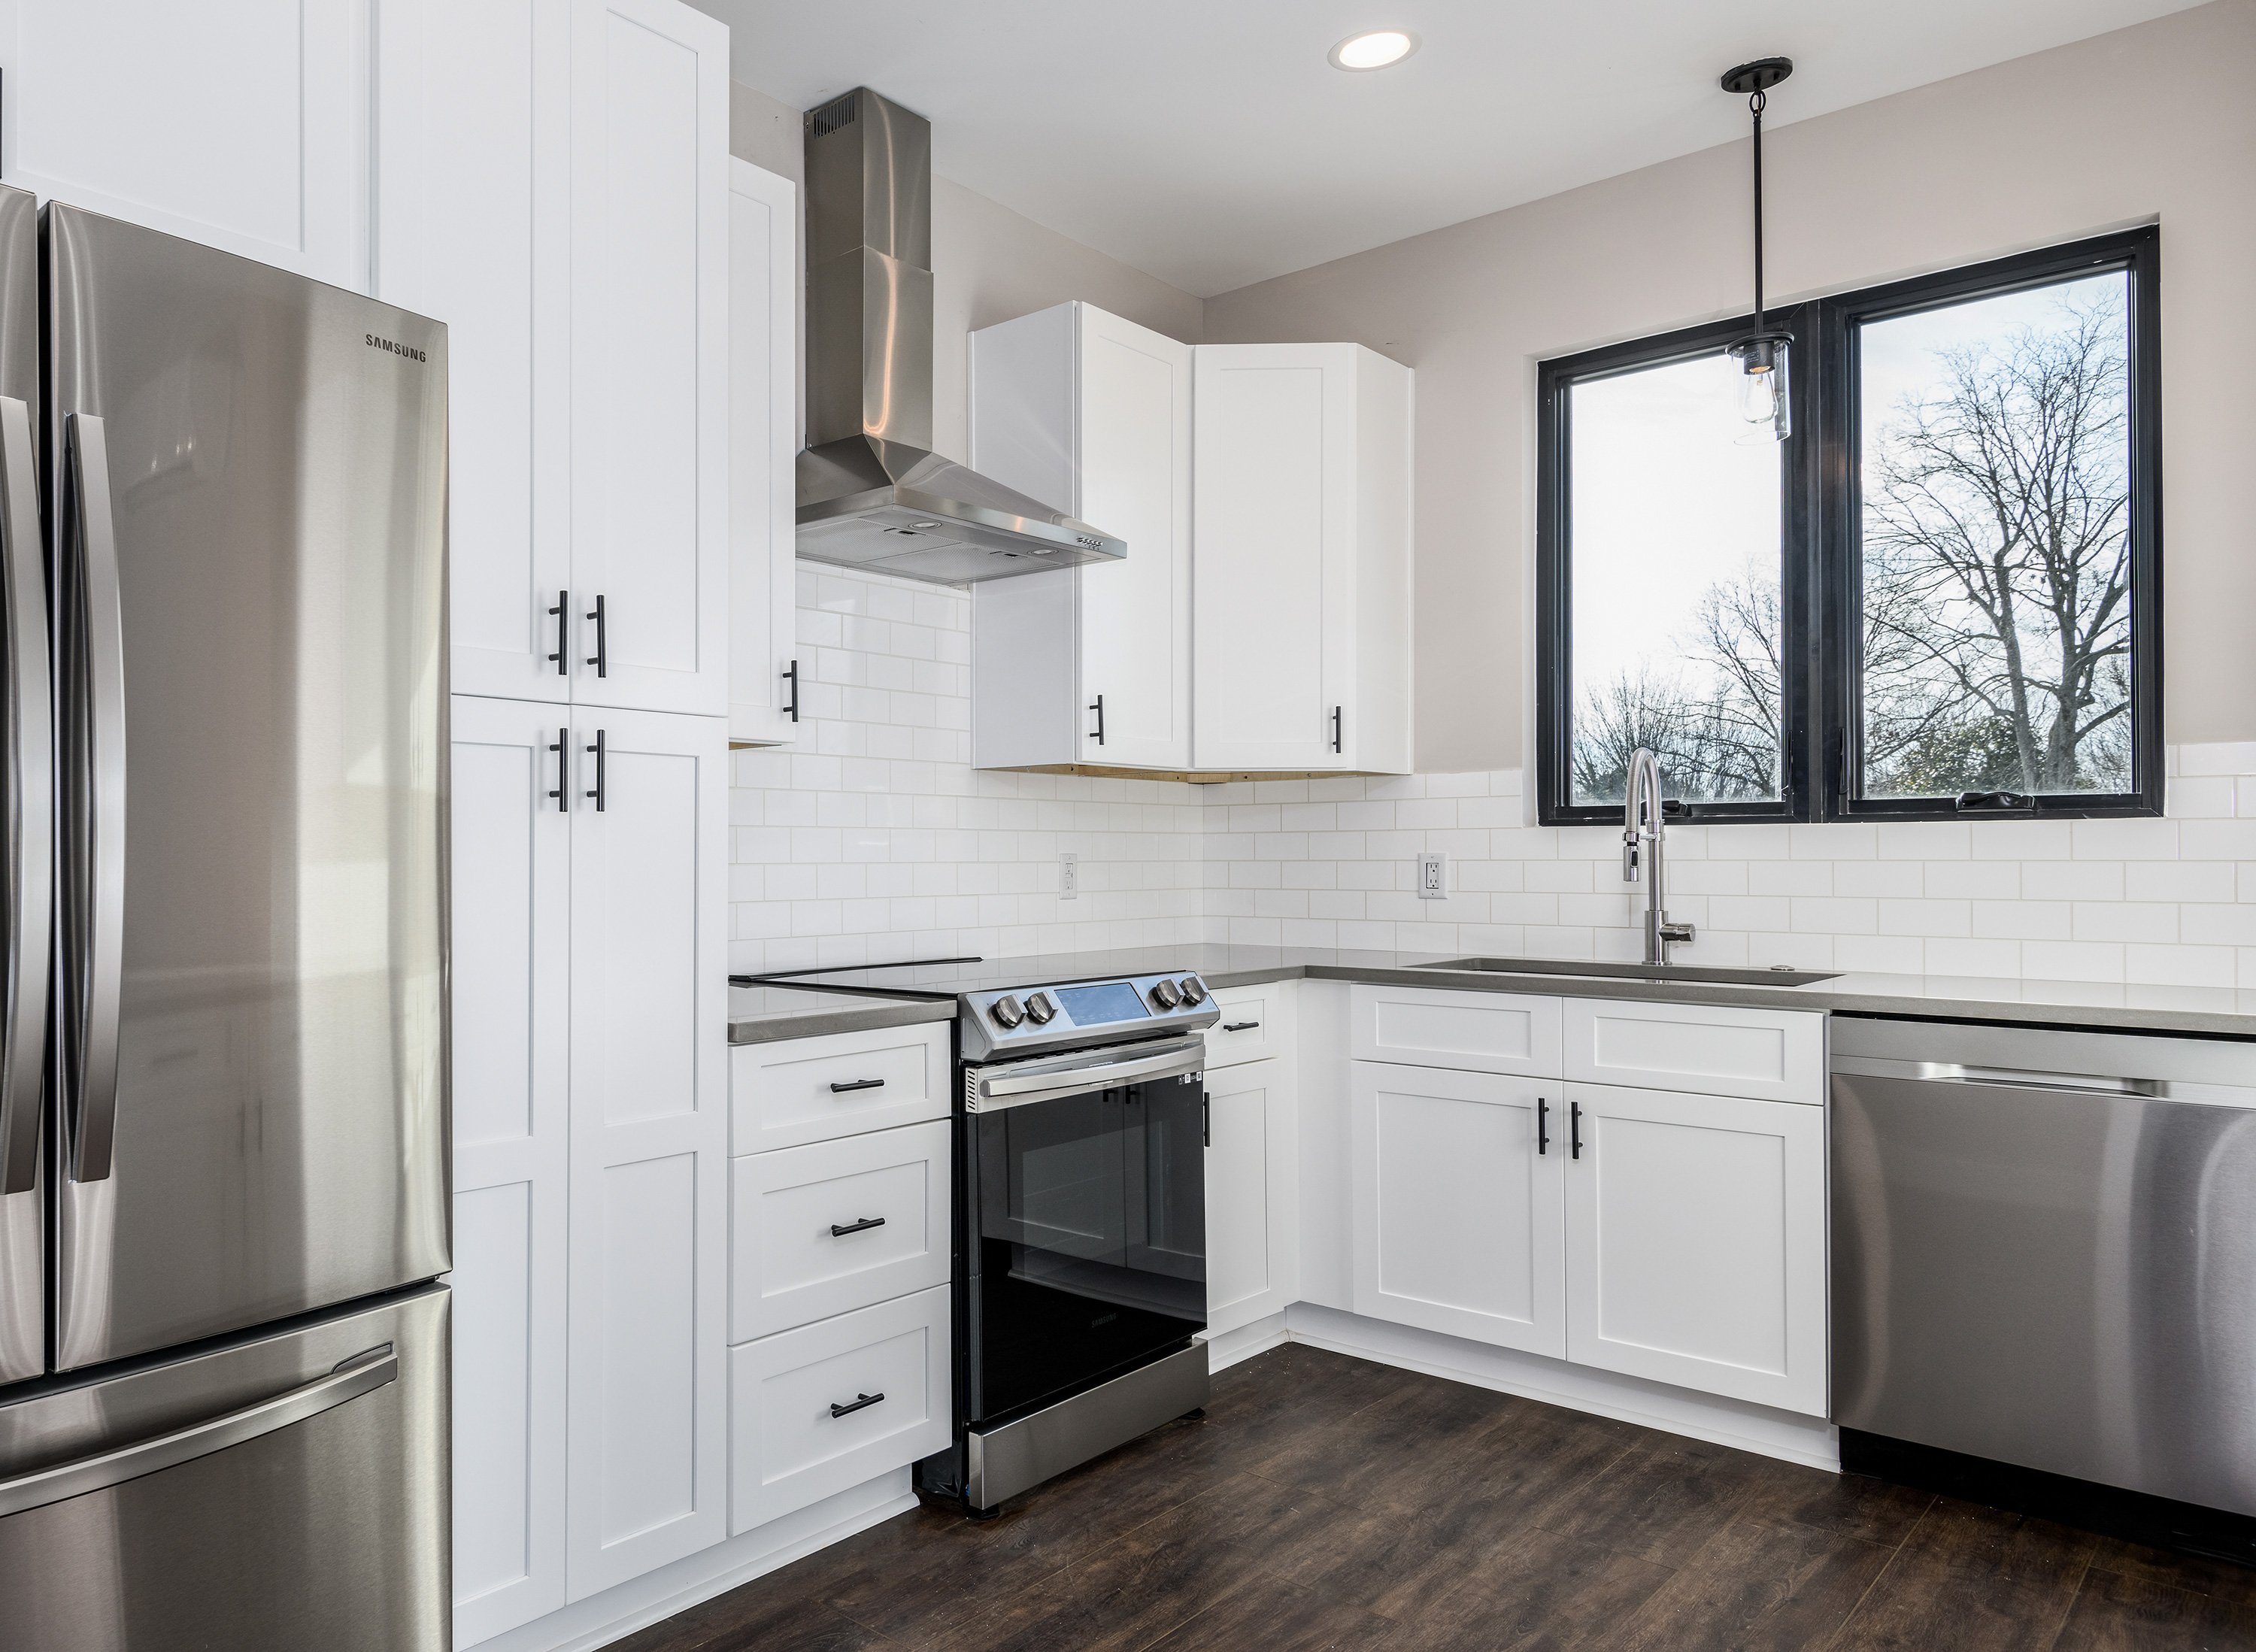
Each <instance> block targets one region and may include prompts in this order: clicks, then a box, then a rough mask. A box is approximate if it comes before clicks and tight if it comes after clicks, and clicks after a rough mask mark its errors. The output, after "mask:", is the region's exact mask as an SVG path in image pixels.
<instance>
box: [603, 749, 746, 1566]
mask: <svg viewBox="0 0 2256 1652" xmlns="http://www.w3.org/2000/svg"><path fill="white" fill-rule="evenodd" d="M572 743H573V745H574V748H575V749H574V752H573V754H572V756H573V782H572V789H573V793H574V795H573V796H572V798H571V800H570V801H571V803H572V934H571V945H570V957H571V970H572V985H571V1005H572V1021H571V1029H570V1048H571V1052H572V1105H571V1114H572V1170H571V1187H572V1217H571V1230H572V1231H571V1259H570V1281H571V1282H570V1297H571V1304H570V1322H571V1352H570V1358H569V1362H568V1381H569V1384H570V1407H569V1409H570V1420H569V1425H568V1442H567V1451H566V1459H567V1465H568V1466H567V1472H568V1474H569V1476H570V1481H571V1496H570V1514H569V1525H570V1542H569V1550H570V1564H569V1567H568V1578H569V1584H570V1589H569V1594H570V1597H571V1598H572V1599H580V1598H582V1596H585V1595H589V1594H592V1593H594V1592H596V1591H597V1590H600V1589H603V1588H607V1587H609V1586H610V1585H612V1584H615V1583H618V1582H621V1581H623V1580H624V1579H625V1578H631V1577H634V1576H636V1575H638V1574H639V1573H642V1572H645V1571H650V1570H651V1569H652V1567H653V1566H658V1565H661V1564H665V1563H666V1562H667V1561H670V1560H674V1559H677V1558H679V1557H681V1556H683V1555H687V1554H690V1553H692V1552H694V1550H699V1549H702V1548H704V1547H705V1546H706V1545H707V1544H709V1543H718V1542H719V1541H720V1540H721V1539H722V1538H723V1536H725V1535H726V1532H727V1472H728V1447H727V1438H726V1434H727V1417H726V1412H725V1405H724V1400H723V1392H724V1384H725V1380H726V1353H725V1350H726V1347H727V1314H728V1288H727V1267H726V1262H725V1260H724V1259H725V1257H726V1255H727V1246H728V1204H727V1201H728V1149H729V1083H728V1055H729V1032H728V1001H727V999H728V950H727V938H726V934H725V926H726V922H727V914H728V905H727V900H726V895H725V889H726V879H727V876H728V847H727V828H728V787H729V773H728V770H729V752H728V731H727V724H726V722H725V720H724V719H723V718H720V717H669V716H664V715H660V714H657V713H652V712H636V711H617V710H589V709H585V708H575V712H574V719H573V741H572Z"/></svg>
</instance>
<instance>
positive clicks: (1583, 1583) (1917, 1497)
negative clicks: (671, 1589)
mask: <svg viewBox="0 0 2256 1652" xmlns="http://www.w3.org/2000/svg"><path fill="white" fill-rule="evenodd" d="M618 1645H619V1646H620V1647H621V1648H624V1649H625V1652H737V1648H743V1649H744V1652H755V1649H757V1652H896V1649H899V1652H906V1648H934V1652H969V1649H971V1648H977V1649H978V1652H1142V1649H1143V1648H1152V1652H1195V1649H1203V1648H1216V1649H1221V1648H1233V1649H1234V1648H1263V1649H1264V1652H1268V1649H1270V1648H1273V1649H1274V1652H1315V1649H1316V1648H1343V1649H1348V1648H1352V1649H1355V1652H1362V1649H1364V1648H1373V1649H1377V1648H1384V1649H1385V1652H1537V1649H1538V1648H1541V1649H1542V1652H1555V1649H1560V1648H1625V1649H1634V1652H1711V1649H1712V1652H1726V1649H1730V1652H1738V1649H1741V1648H1745V1649H1747V1652H1754V1649H1757V1648H1759V1649H1761V1652H1776V1649H1779V1648H1828V1649H1829V1652H1880V1649H1882V1648H1888V1649H1890V1652H2046V1649H2047V1648H2050V1649H2051V1652H2180V1649H2181V1648H2182V1649H2183V1652H2196V1648H2200V1649H2203V1652H2240V1649H2242V1648H2256V1571H2247V1570H2244V1569H2242V1568H2238V1567H2234V1566H2230V1565H2226V1564H2205V1563H2203V1562H2199V1561H2191V1560H2185V1559H2181V1558H2177V1557H2171V1556H2167V1555H2162V1554H2157V1553H2154V1552H2153V1551H2151V1550H2142V1549H2136V1548H2133V1547H2131V1546H2129V1545H2127V1544H2124V1543H2115V1542H2112V1541H2111V1540H2108V1539H2105V1538H2101V1537H2097V1536H2091V1535H2090V1534H2088V1533H2084V1532H2079V1531H2073V1530H2070V1529H2069V1528H2065V1527H2061V1526H2054V1525H2049V1524H2048V1523H2046V1522H2044V1521H2035V1520H2029V1519H2026V1518H2023V1517H2020V1516H2019V1515H2013V1514H2001V1513H1999V1511H1997V1510H1995V1509H1990V1508H1983V1507H1976V1506H1974V1505H1972V1504H1968V1503H1960V1502H1955V1501H1953V1500H1950V1499H1949V1498H1936V1497H1931V1496H1928V1494H1926V1493H1919V1492H1911V1491H1906V1490H1903V1489H1901V1488H1899V1487H1893V1486H1883V1485H1881V1484H1879V1483H1878V1482H1875V1481H1872V1480H1863V1479H1844V1478H1840V1477H1837V1476H1835V1475H1831V1474H1826V1473H1822V1472H1819V1471H1817V1470H1815V1469H1805V1468H1797V1467H1794V1466H1793V1465H1787V1464H1783V1463H1778V1462H1774V1461H1773V1460H1771V1459H1770V1458H1761V1457H1754V1456H1750V1455H1749V1454H1747V1453H1746V1452H1744V1451H1731V1450H1730V1449H1728V1448H1726V1447H1724V1446H1717V1445H1708V1444H1703V1443H1701V1442H1699V1441H1696V1440H1688V1439H1684V1438H1681V1437H1678V1436H1675V1435H1669V1434H1661V1433H1659V1432H1656V1431H1654V1430H1650V1429H1641V1428H1637V1427H1634V1426H1632V1425H1631V1424H1628V1423H1615V1422H1611V1421H1608V1420H1607V1419H1605V1418H1603V1417H1592V1416H1585V1415H1581V1414H1580V1413H1577V1412H1572V1411H1562V1410H1560V1409H1558V1408H1555V1407H1551V1406H1545V1405H1539V1404H1536V1403H1535V1402H1533V1401H1527V1400H1520V1399H1515V1398H1512V1396H1510V1395H1506V1394H1491V1393H1489V1392H1487V1391H1486V1390H1484V1389H1480V1388H1471V1387H1463V1386H1462V1385H1460V1384H1456V1383H1451V1382H1444V1381H1441V1380H1437V1379H1435V1378H1430V1377H1424V1376H1420V1375H1417V1374H1416V1373H1411V1372H1403V1371H1395V1370H1392V1369H1390V1368H1389V1367H1387V1366H1378V1365H1371V1364H1368V1363H1365V1362H1364V1361H1362V1360H1357V1359H1347V1358H1344V1357H1343V1356H1340V1355H1336V1354H1329V1353H1324V1352H1319V1351H1317V1350H1315V1349H1311V1348H1308V1347H1303V1346H1300V1345H1288V1346H1286V1347H1282V1348H1278V1349H1274V1350H1273V1351H1271V1352H1268V1353H1265V1354H1263V1355H1261V1356H1259V1357H1258V1358H1257V1359H1251V1360H1248V1361H1246V1362H1244V1364H1242V1365H1238V1366H1233V1367H1231V1368H1230V1370H1228V1371H1226V1372H1224V1373H1222V1374H1221V1375H1220V1376H1218V1377H1217V1378H1216V1380H1215V1397H1214V1400H1213V1402H1212V1404H1211V1405H1209V1408H1208V1414H1207V1418H1206V1420H1205V1421H1204V1422H1202V1423H1173V1424H1170V1425H1169V1426H1168V1427H1167V1428H1165V1429H1162V1430H1159V1431H1158V1432H1157V1433H1155V1434H1152V1435H1149V1436H1146V1437H1145V1438H1143V1439H1141V1440H1139V1441H1137V1442H1135V1443H1134V1444H1131V1445H1128V1446H1125V1447H1124V1448H1122V1449H1121V1450H1120V1451H1116V1452H1113V1453H1112V1454H1111V1455H1110V1456H1109V1457H1105V1458H1101V1459H1099V1460H1098V1461H1096V1462H1095V1463H1092V1464H1089V1465H1086V1466H1085V1467H1083V1468H1081V1469H1079V1470H1077V1471H1075V1472H1073V1473H1071V1474H1068V1475H1066V1476H1064V1477H1063V1478H1061V1479H1057V1480H1054V1481H1052V1482H1051V1483H1050V1484H1049V1485H1047V1486H1043V1487H1040V1489H1038V1490H1037V1491H1035V1492H1033V1493H1031V1494H1029V1495H1028V1496H1026V1497H1024V1498H1020V1499H1018V1500H1014V1501H1012V1503H1010V1504H1008V1505H1006V1506H1005V1513H1004V1514H1003V1515H1002V1516H1001V1517H1000V1518H999V1519H997V1520H994V1521H986V1522H975V1521H969V1520H966V1519H964V1518H963V1517H962V1515H961V1514H956V1513H955V1512H953V1511H951V1510H949V1509H947V1508H944V1507H937V1506H929V1505H928V1506H927V1507H921V1508H919V1509H916V1510H914V1511H913V1512H911V1513H908V1514H900V1515H898V1516H896V1517H895V1518H893V1519H892V1520H889V1521H885V1523H884V1524H882V1525H879V1526H877V1527H873V1528H871V1529H870V1530H869V1531H866V1532H864V1533H862V1534H860V1535H859V1536H856V1537H852V1538H850V1539H848V1540H847V1541H846V1542H844V1543H838V1544H835V1545H834V1546H833V1547H831V1548H829V1549H827V1550H823V1551H821V1553H819V1554H815V1555H812V1556H809V1557H807V1558H806V1559H804V1560H802V1561H800V1562H799V1563H797V1564H794V1565H792V1566H789V1567H786V1568H785V1569H784V1570H782V1571H777V1572H773V1573H772V1574H770V1575H769V1576H767V1577H765V1578H760V1579H758V1581H756V1582H753V1583H750V1584H747V1585H744V1587H743V1588H741V1589H737V1590H736V1591H734V1592H731V1593H730V1594H726V1595H723V1596H721V1597H720V1598H719V1599H715V1600H712V1601H709V1602H708V1603H706V1604H705V1605H703V1606H698V1607H696V1608H694V1609H693V1610H691V1611H689V1612H687V1613H682V1614H681V1615H680V1616H679V1617H675V1618H672V1619H669V1620H667V1621H666V1622H664V1623H661V1624H658V1625H655V1626H653V1627H651V1628H649V1629H646V1630H645V1631H643V1632H642V1633H640V1634H637V1635H635V1636H633V1637H631V1639H629V1640H627V1641H622V1642H619V1643H618Z"/></svg>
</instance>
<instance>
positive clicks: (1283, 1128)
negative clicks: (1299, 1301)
mask: <svg viewBox="0 0 2256 1652" xmlns="http://www.w3.org/2000/svg"><path fill="white" fill-rule="evenodd" d="M1206 1101H1207V1152H1206V1210H1207V1218H1206V1245H1207V1272H1206V1325H1207V1331H1208V1333H1209V1335H1212V1336H1220V1335H1222V1334H1223V1332H1225V1331H1235V1330H1237V1328H1238V1327H1239V1326H1240V1325H1246V1324H1251V1323H1252V1322H1253V1321H1255V1320H1257V1319H1265V1318H1267V1317H1269V1316H1270V1315H1272V1314H1277V1313H1282V1312H1283V1311H1284V1310H1285V1309H1286V1308H1287V1306H1288V1305H1289V1304H1291V1303H1293V1302H1294V1300H1295V1299H1296V1298H1297V1297H1298V1296H1299V1295H1300V1289H1299V1282H1298V1277H1297V1275H1298V1270H1297V1268H1296V1267H1294V1252H1295V1250H1296V1248H1297V1242H1298V1237H1299V1232H1300V1169H1299V1166H1300V1155H1299V1154H1298V1153H1297V1152H1296V1151H1295V1147H1296V1138H1297V1135H1298V1127H1299V1118H1298V1110H1297V1109H1296V1108H1295V1107H1294V1097H1293V1085H1292V1064H1291V1063H1289V1062H1286V1061H1259V1062H1249V1063H1244V1064H1243V1065H1241V1066H1235V1067H1226V1068H1223V1069H1222V1070H1220V1071H1209V1073H1208V1074H1207V1076H1206Z"/></svg>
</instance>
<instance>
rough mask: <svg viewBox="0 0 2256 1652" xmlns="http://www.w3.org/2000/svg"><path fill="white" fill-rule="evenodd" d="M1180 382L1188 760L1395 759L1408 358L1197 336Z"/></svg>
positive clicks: (1407, 630)
mask: <svg viewBox="0 0 2256 1652" xmlns="http://www.w3.org/2000/svg"><path fill="white" fill-rule="evenodd" d="M1195 384H1196V395H1195V399H1196V409H1197V441H1196V453H1195V460H1194V466H1195V472H1196V475H1197V478H1198V491H1197V503H1196V508H1195V513H1194V520H1193V537H1194V542H1195V545H1196V547H1197V554H1196V557H1195V563H1194V567H1195V575H1194V578H1193V582H1192V606H1193V609H1194V611H1195V614H1196V616H1197V620H1196V638H1197V647H1196V655H1195V661H1196V672H1197V681H1198V700H1197V715H1196V717H1195V727H1194V731H1193V735H1192V741H1191V750H1192V759H1193V761H1194V763H1195V766H1197V767H1199V768H1201V769H1205V770H1217V771H1222V772H1225V773H1318V772H1322V771H1326V770H1335V771H1345V772H1355V773H1384V774H1395V773H1408V772H1409V770H1410V766H1411V707H1410V658H1411V617H1410V589H1411V583H1410V582H1411V555H1412V552H1411V501H1410V485H1411V469H1410V462H1411V436H1412V393H1411V392H1412V375H1411V371H1410V370H1409V369H1408V368H1406V367H1405V366H1403V365H1402V364H1400V363H1399V362H1394V361H1390V360H1388V359H1387V358H1386V357H1384V356H1380V355H1378V353H1377V352H1375V351H1372V350H1369V349H1364V348H1363V347H1362V346H1361V345H1358V344H1205V345H1201V346H1200V347H1199V348H1198V349H1197V351H1196V370H1195Z"/></svg>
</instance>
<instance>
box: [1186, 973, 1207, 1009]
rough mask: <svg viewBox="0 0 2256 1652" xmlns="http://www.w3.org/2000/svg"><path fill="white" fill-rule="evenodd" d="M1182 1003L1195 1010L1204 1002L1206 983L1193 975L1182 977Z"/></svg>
mask: <svg viewBox="0 0 2256 1652" xmlns="http://www.w3.org/2000/svg"><path fill="white" fill-rule="evenodd" d="M1183 1002H1184V1003H1186V1004H1188V1005H1189V1006H1191V1007H1192V1008H1193V1009H1196V1008H1197V1007H1198V1006H1200V1005H1202V1004H1203V1003H1205V1002H1206V983H1205V982H1204V981H1202V980H1200V979H1199V978H1198V977H1196V976H1195V975H1186V976H1185V977H1183Z"/></svg>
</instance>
